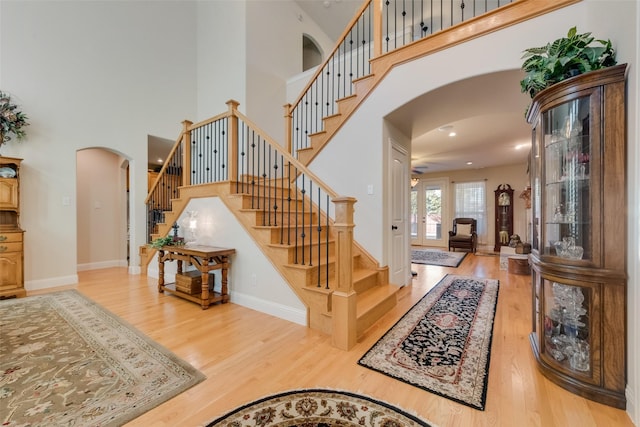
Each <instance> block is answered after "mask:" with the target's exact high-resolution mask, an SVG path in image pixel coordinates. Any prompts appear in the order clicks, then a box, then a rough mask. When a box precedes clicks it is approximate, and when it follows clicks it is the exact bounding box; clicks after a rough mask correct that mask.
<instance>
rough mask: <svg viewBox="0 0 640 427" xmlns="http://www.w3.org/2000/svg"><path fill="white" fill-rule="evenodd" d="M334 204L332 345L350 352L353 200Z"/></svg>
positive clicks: (353, 333)
mask: <svg viewBox="0 0 640 427" xmlns="http://www.w3.org/2000/svg"><path fill="white" fill-rule="evenodd" d="M333 203H334V205H335V223H334V225H333V228H334V230H335V236H336V280H337V282H338V288H337V289H336V290H335V291H334V292H333V294H332V299H331V307H332V312H333V313H332V322H333V323H332V334H331V339H332V345H333V346H334V347H337V348H339V349H341V350H349V349H350V348H352V347H353V346H354V345H355V344H356V342H357V338H358V337H357V317H356V292H355V290H354V289H353V229H354V227H355V224H354V223H353V206H354V204H355V203H356V199H355V198H353V197H337V198H335V199H333Z"/></svg>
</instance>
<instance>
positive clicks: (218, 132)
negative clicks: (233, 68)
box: [144, 101, 398, 349]
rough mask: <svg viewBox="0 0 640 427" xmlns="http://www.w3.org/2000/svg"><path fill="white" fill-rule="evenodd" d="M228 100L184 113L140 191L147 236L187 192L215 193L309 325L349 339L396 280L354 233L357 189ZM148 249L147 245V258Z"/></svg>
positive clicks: (165, 226) (175, 211) (181, 205)
mask: <svg viewBox="0 0 640 427" xmlns="http://www.w3.org/2000/svg"><path fill="white" fill-rule="evenodd" d="M227 105H228V107H229V109H228V111H227V112H226V113H224V114H221V115H218V116H216V117H214V118H212V119H209V120H206V121H203V122H200V123H197V124H192V123H191V122H188V121H185V122H183V126H184V129H183V133H182V135H181V137H180V138H179V139H178V141H177V143H176V146H175V147H174V148H173V150H172V151H171V154H170V156H169V158H168V159H167V161H166V162H165V166H164V167H163V168H162V170H161V171H160V173H159V175H158V177H157V179H156V181H155V183H154V185H153V186H152V190H151V192H150V194H149V196H148V197H147V203H148V211H149V213H150V218H151V220H150V227H149V241H151V240H152V239H154V238H156V237H159V236H165V235H167V234H169V233H170V232H171V226H172V225H173V223H174V222H176V221H177V219H178V218H179V216H180V214H181V213H182V211H183V210H184V209H185V207H186V205H187V204H188V201H189V200H190V199H191V198H193V197H213V196H217V197H220V198H221V200H222V201H223V202H224V203H225V204H226V205H227V206H228V207H229V209H230V210H231V211H232V212H234V214H235V216H236V218H238V220H239V222H240V223H241V224H242V225H243V226H244V228H245V229H246V230H247V231H248V232H249V233H250V235H251V236H252V237H253V238H254V240H255V241H256V242H257V244H258V246H259V247H260V248H261V249H262V251H263V253H265V255H266V256H268V257H269V258H270V259H271V260H272V262H273V264H274V265H275V266H276V268H277V269H278V270H279V271H280V273H281V274H282V276H283V277H284V278H285V279H286V281H287V282H288V283H289V285H290V286H291V288H292V289H293V290H294V292H296V294H297V295H298V296H299V297H300V299H301V301H303V302H304V303H305V305H306V306H307V307H308V313H309V314H308V316H309V326H310V327H311V328H313V329H317V330H320V331H323V332H325V333H328V334H331V335H332V341H333V343H334V345H335V346H336V347H338V348H342V349H349V348H351V347H352V346H353V345H354V344H355V342H356V341H355V340H356V339H357V337H358V336H359V335H360V334H361V333H363V332H364V330H365V329H366V328H368V327H369V326H371V324H372V323H373V322H375V320H377V319H378V318H379V317H380V316H381V315H382V314H384V313H385V312H386V311H387V310H388V309H390V308H391V307H393V306H394V305H395V302H396V300H395V292H396V291H397V289H398V288H397V287H396V286H393V285H390V284H389V283H388V269H387V268H386V267H385V268H382V267H380V266H379V265H378V262H377V261H376V260H375V259H374V258H373V257H372V256H371V255H370V254H368V253H367V252H366V251H365V250H364V249H363V248H362V247H360V246H359V245H357V244H356V243H355V242H354V241H353V227H354V226H355V225H354V222H353V205H354V204H355V202H356V201H355V199H353V198H350V197H340V196H339V195H337V194H336V193H335V192H333V191H332V190H331V189H330V188H328V187H327V186H326V185H325V184H324V183H323V182H322V181H321V180H320V179H319V178H318V177H316V176H315V175H313V173H311V172H310V171H308V170H307V169H306V167H305V166H304V165H302V164H301V163H300V162H299V161H298V160H296V159H295V158H293V157H292V156H291V155H290V154H289V153H288V152H287V150H286V149H283V148H282V147H281V146H280V145H279V144H277V143H276V142H275V141H273V140H271V139H270V138H269V137H268V136H265V134H264V132H262V131H261V130H260V129H258V128H257V126H256V125H255V124H254V123H252V122H251V121H250V120H249V119H248V118H247V117H245V116H244V115H242V114H241V113H240V112H239V111H238V110H237V106H238V104H237V103H236V102H235V101H229V102H228V103H227ZM180 179H181V181H180ZM176 183H179V185H176ZM156 218H157V219H158V221H153V219H156ZM153 253H154V251H153V250H152V249H150V248H148V247H147V248H145V249H144V257H145V258H144V262H145V265H144V267H145V268H146V264H147V263H148V262H149V259H150V258H151V256H152V255H153ZM358 300H361V301H362V303H359V301H358Z"/></svg>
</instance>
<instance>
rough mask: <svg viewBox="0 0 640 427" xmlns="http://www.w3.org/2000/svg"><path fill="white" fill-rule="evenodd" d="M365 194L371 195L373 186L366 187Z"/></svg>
mask: <svg viewBox="0 0 640 427" xmlns="http://www.w3.org/2000/svg"><path fill="white" fill-rule="evenodd" d="M367 194H369V195H372V194H373V184H369V185H367Z"/></svg>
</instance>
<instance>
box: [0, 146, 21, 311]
mask: <svg viewBox="0 0 640 427" xmlns="http://www.w3.org/2000/svg"><path fill="white" fill-rule="evenodd" d="M21 162H22V159H15V158H11V157H0V299H1V298H10V297H22V296H25V295H26V292H25V290H24V277H23V270H24V252H23V244H22V242H23V235H24V231H23V230H22V229H21V228H20V163H21Z"/></svg>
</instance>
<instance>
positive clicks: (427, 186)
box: [411, 179, 449, 246]
mask: <svg viewBox="0 0 640 427" xmlns="http://www.w3.org/2000/svg"><path fill="white" fill-rule="evenodd" d="M411 184H412V187H411V244H412V245H418V246H446V245H447V237H448V230H449V229H448V228H447V227H446V226H444V225H443V224H442V222H443V220H445V221H446V219H447V218H448V215H447V211H446V206H447V194H448V188H449V187H448V182H447V180H444V179H419V180H417V181H412V183H411Z"/></svg>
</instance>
